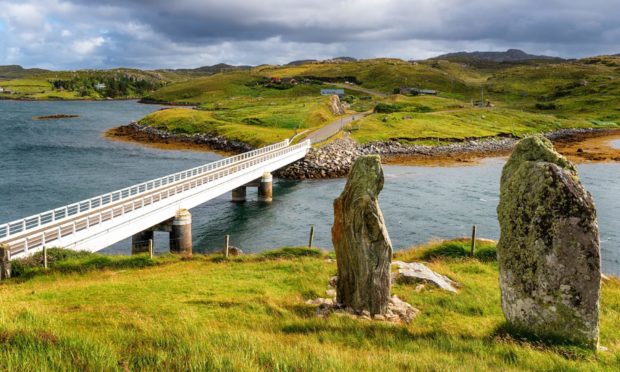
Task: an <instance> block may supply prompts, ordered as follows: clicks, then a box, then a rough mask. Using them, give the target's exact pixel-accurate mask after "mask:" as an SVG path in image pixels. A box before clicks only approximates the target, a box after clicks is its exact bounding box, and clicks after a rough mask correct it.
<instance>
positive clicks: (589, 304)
mask: <svg viewBox="0 0 620 372" xmlns="http://www.w3.org/2000/svg"><path fill="white" fill-rule="evenodd" d="M500 189H501V190H500V192H501V195H500V202H499V206H498V208H497V212H498V216H499V223H500V227H501V236H500V240H499V243H498V245H497V258H498V262H499V272H500V280H499V281H500V287H501V293H502V309H503V311H504V315H505V316H506V319H507V320H508V322H509V323H511V324H512V325H514V326H517V327H518V328H520V329H524V330H527V331H530V332H532V333H534V334H537V335H539V336H543V337H545V336H547V337H559V338H562V339H565V340H570V341H572V342H577V343H582V344H586V345H589V346H594V347H595V346H596V345H597V344H598V335H599V328H598V322H599V293H600V281H601V258H600V247H599V232H598V223H597V220H596V209H595V207H594V203H593V201H592V197H591V195H590V193H588V192H587V191H586V190H585V189H584V188H583V186H582V185H581V182H580V181H579V178H578V176H577V171H576V169H575V167H574V166H573V165H572V164H571V163H570V162H569V161H568V160H566V159H565V158H564V157H563V156H562V155H560V154H558V153H557V152H556V151H555V150H554V149H553V145H552V144H551V142H549V141H548V140H547V139H545V138H543V137H530V138H526V139H524V140H522V141H521V142H519V144H517V146H516V147H515V149H514V151H513V153H512V155H511V157H510V159H509V160H508V162H507V163H506V165H505V166H504V170H503V172H502V179H501V187H500Z"/></svg>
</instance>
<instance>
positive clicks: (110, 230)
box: [0, 140, 310, 257]
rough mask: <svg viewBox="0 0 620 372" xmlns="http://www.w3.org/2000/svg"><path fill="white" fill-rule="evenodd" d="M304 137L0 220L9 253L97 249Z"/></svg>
mask: <svg viewBox="0 0 620 372" xmlns="http://www.w3.org/2000/svg"><path fill="white" fill-rule="evenodd" d="M309 148H310V142H309V141H304V142H302V143H299V144H296V145H289V141H288V140H286V141H283V142H279V143H276V144H274V145H270V146H267V147H264V148H261V149H257V150H254V151H250V152H246V153H243V154H239V155H235V156H232V157H229V158H225V159H222V160H219V161H217V162H213V163H209V164H205V165H202V166H200V167H196V168H192V169H189V170H186V171H183V172H178V173H174V174H171V175H168V176H165V177H161V178H157V179H154V180H151V181H147V182H144V183H140V184H138V185H134V186H131V187H127V188H124V189H121V190H117V191H113V192H111V193H107V194H104V195H100V196H97V197H94V198H90V199H87V200H83V201H81V202H77V203H73V204H69V205H67V206H63V207H60V208H56V209H53V210H51V211H47V212H43V213H40V214H37V215H34V216H30V217H26V218H23V219H20V220H17V221H13V222H9V223H7V224H4V225H0V244H4V245H7V246H8V247H9V249H10V252H11V256H12V257H19V256H23V255H27V254H29V253H32V252H35V251H38V250H40V249H42V248H43V246H54V247H66V248H71V249H85V250H90V251H97V250H100V249H103V248H105V247H107V246H109V245H111V244H114V243H115V242H117V241H120V240H122V239H125V238H128V237H130V236H132V235H133V234H135V233H138V232H140V231H143V230H145V229H147V228H149V227H151V226H154V225H156V224H158V223H161V222H163V221H165V220H167V219H170V218H172V217H174V214H175V213H176V211H177V210H178V209H181V208H187V209H189V208H192V207H195V206H196V205H199V204H202V203H204V202H206V201H208V200H211V199H213V198H215V197H217V196H220V195H222V194H224V193H226V192H228V191H230V190H232V189H234V188H236V187H239V186H242V185H244V184H246V183H248V182H250V181H253V180H255V179H257V178H259V177H260V176H261V175H262V174H263V172H265V171H267V172H272V171H274V170H276V169H278V168H281V167H283V166H286V165H288V164H290V163H292V162H294V161H296V160H298V159H301V158H303V157H304V156H305V155H306V152H307V151H308V149H309Z"/></svg>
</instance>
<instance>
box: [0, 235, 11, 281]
mask: <svg viewBox="0 0 620 372" xmlns="http://www.w3.org/2000/svg"><path fill="white" fill-rule="evenodd" d="M10 277H11V252H10V251H9V247H8V246H7V245H5V244H0V280H3V279H9V278H10Z"/></svg>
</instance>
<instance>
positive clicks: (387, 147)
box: [276, 128, 610, 179]
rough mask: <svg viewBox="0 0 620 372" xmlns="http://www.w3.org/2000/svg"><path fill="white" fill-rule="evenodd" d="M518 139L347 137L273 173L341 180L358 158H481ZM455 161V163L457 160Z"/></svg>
mask: <svg viewBox="0 0 620 372" xmlns="http://www.w3.org/2000/svg"><path fill="white" fill-rule="evenodd" d="M607 133H610V130H608V129H597V128H577V129H560V130H557V131H554V132H550V133H547V134H545V137H547V138H548V139H549V140H551V141H571V140H577V139H580V138H584V137H590V136H596V135H603V134H607ZM518 141H519V138H516V137H492V138H485V139H467V140H462V141H460V142H456V141H455V142H452V143H449V144H446V145H439V146H427V145H403V144H401V143H399V142H397V141H386V142H373V143H368V144H365V145H359V144H357V143H356V142H355V141H353V140H352V139H350V138H347V137H345V138H341V139H338V140H336V141H333V142H331V143H329V144H327V145H325V146H323V147H320V148H313V149H311V150H310V151H309V152H308V155H306V157H305V158H304V159H301V160H299V161H297V162H295V163H293V164H291V165H289V166H287V167H285V168H282V169H280V170H279V171H278V172H276V176H277V177H280V178H286V179H321V178H338V177H344V176H346V175H347V174H348V173H349V170H350V168H351V165H352V164H353V162H354V161H355V159H356V158H357V157H358V156H360V155H381V156H382V157H384V158H385V159H386V160H388V161H389V160H390V159H391V158H395V159H401V157H405V158H411V157H414V158H422V159H426V160H437V159H441V158H452V159H454V158H455V157H464V158H467V157H484V156H493V155H495V156H496V155H504V154H507V153H508V152H510V151H511V150H512V148H513V147H514V146H515V145H516V144H517V142H518ZM457 161H458V160H457Z"/></svg>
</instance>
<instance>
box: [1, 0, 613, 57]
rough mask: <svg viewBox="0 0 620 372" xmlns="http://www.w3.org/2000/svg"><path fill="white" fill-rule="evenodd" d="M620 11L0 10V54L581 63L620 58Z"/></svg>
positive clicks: (23, 6)
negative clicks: (472, 54)
mask: <svg viewBox="0 0 620 372" xmlns="http://www.w3.org/2000/svg"><path fill="white" fill-rule="evenodd" d="M617 1H618V0H589V1H588V2H587V3H579V2H575V1H572V0H545V1H540V0H494V1H488V0H441V1H437V0H416V1H411V0H313V1H307V0H261V1H260V2H257V1H247V0H227V1H225V2H222V1H219V0H175V1H170V0H131V1H129V0H102V1H100V2H92V1H88V0H0V3H1V6H0V9H1V11H0V23H2V24H3V25H4V27H3V30H2V32H0V56H2V55H4V57H3V60H4V61H8V60H9V57H8V56H9V55H10V60H11V63H19V64H23V65H26V66H29V67H50V66H51V67H54V68H69V69H75V68H92V67H116V66H127V67H143V68H163V67H172V68H174V67H197V66H201V65H206V64H214V63H219V62H224V63H231V64H261V63H286V62H288V61H291V60H294V59H306V58H329V57H333V56H339V55H349V56H353V57H359V58H370V57H378V56H385V57H398V58H404V59H410V58H416V59H418V58H426V57H431V56H434V55H437V54H439V53H444V52H450V51H456V50H476V49H478V50H483V49H492V50H500V49H507V48H511V47H517V48H523V49H525V50H526V51H528V52H531V53H548V52H554V54H560V55H562V56H567V57H575V56H584V55H593V54H597V53H610V52H615V53H618V52H620V50H614V49H617V48H619V47H618V45H617V40H618V35H619V34H620V31H619V30H620V27H618V26H617V19H618V18H620V7H618V6H617V4H615V3H616V2H617ZM16 51H17V52H16Z"/></svg>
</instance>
